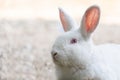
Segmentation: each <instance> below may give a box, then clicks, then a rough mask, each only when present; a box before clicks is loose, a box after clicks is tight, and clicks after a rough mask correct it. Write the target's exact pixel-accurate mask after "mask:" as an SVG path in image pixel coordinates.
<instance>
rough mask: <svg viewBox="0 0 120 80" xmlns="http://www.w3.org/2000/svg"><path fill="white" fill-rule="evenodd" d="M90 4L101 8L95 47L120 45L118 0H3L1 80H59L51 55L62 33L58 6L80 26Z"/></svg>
mask: <svg viewBox="0 0 120 80" xmlns="http://www.w3.org/2000/svg"><path fill="white" fill-rule="evenodd" d="M91 5H98V6H99V7H100V9H101V18H100V23H99V25H98V28H97V29H96V31H95V32H94V35H93V40H94V42H95V44H97V45H98V44H104V43H106V42H111V43H117V44H119V43H120V36H119V35H120V9H119V8H120V1H119V0H0V80H56V76H55V72H54V64H53V62H52V59H51V55H50V52H51V48H52V44H53V43H54V41H55V39H56V37H57V36H58V35H60V34H61V33H63V32H62V31H61V29H62V28H61V24H60V20H59V14H58V7H62V8H63V9H64V10H65V11H66V12H68V13H69V14H70V15H71V16H72V17H73V18H74V19H75V20H76V21H77V23H78V24H80V21H81V17H82V15H83V14H84V12H85V10H86V9H87V8H88V7H89V6H91Z"/></svg>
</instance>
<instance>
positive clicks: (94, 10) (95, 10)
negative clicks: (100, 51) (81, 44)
mask: <svg viewBox="0 0 120 80" xmlns="http://www.w3.org/2000/svg"><path fill="white" fill-rule="evenodd" d="M99 18H100V9H99V7H98V6H91V7H90V8H88V9H87V10H86V12H85V14H84V16H83V19H82V24H81V32H82V33H83V35H84V36H87V37H88V36H90V34H91V33H92V32H93V31H94V30H95V28H96V26H97V24H98V23H99Z"/></svg>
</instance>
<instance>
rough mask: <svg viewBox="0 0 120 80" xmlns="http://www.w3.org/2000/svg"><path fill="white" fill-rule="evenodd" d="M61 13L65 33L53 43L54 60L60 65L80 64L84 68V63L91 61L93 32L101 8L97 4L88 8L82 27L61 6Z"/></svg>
mask: <svg viewBox="0 0 120 80" xmlns="http://www.w3.org/2000/svg"><path fill="white" fill-rule="evenodd" d="M59 15H60V20H61V23H62V26H63V29H64V31H65V33H63V34H62V35H60V36H59V37H58V38H57V39H56V41H55V43H54V45H53V48H52V52H51V54H52V57H53V61H54V63H55V64H56V65H58V66H64V67H74V66H78V65H80V68H84V65H86V64H87V63H89V61H91V57H90V56H91V55H92V46H93V43H92V40H91V34H92V32H93V31H94V30H95V28H96V26H97V24H98V22H99V18H100V9H99V8H98V7H97V6H91V7H90V8H88V9H87V10H86V12H85V14H84V15H83V18H82V21H81V26H80V27H79V26H78V25H77V24H76V22H75V21H74V20H73V19H72V18H71V17H70V16H69V15H68V14H67V13H66V12H65V11H64V10H63V9H61V8H60V9H59ZM77 27H78V28H77Z"/></svg>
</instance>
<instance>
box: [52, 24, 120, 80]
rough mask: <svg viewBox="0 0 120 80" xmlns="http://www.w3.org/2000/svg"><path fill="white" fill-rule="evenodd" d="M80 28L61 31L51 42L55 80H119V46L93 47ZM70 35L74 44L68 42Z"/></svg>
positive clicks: (90, 40)
mask: <svg viewBox="0 0 120 80" xmlns="http://www.w3.org/2000/svg"><path fill="white" fill-rule="evenodd" d="M73 27H74V26H73ZM80 29H81V28H79V29H72V30H70V31H68V32H65V33H64V34H62V35H61V36H59V37H58V38H57V39H56V41H55V44H54V45H53V49H52V56H53V57H54V53H57V55H56V56H55V60H54V59H53V61H54V63H55V66H56V74H57V76H58V80H120V45H116V44H105V45H99V46H96V45H94V43H93V42H92V39H91V37H88V38H87V39H86V37H85V36H83V34H82V32H81V30H80ZM72 38H76V39H77V43H75V44H70V40H71V39H72Z"/></svg>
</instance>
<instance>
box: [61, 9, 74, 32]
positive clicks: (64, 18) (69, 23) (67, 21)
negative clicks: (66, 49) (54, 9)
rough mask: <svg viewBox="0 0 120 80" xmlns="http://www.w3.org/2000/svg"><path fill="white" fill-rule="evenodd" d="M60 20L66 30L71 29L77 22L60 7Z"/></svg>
mask: <svg viewBox="0 0 120 80" xmlns="http://www.w3.org/2000/svg"><path fill="white" fill-rule="evenodd" d="M59 15H60V20H61V23H62V26H63V29H64V31H65V32H67V31H69V30H71V29H73V28H74V26H76V22H75V21H74V20H73V19H72V17H70V16H69V15H68V14H67V13H66V12H65V11H64V10H63V9H61V8H59Z"/></svg>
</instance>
